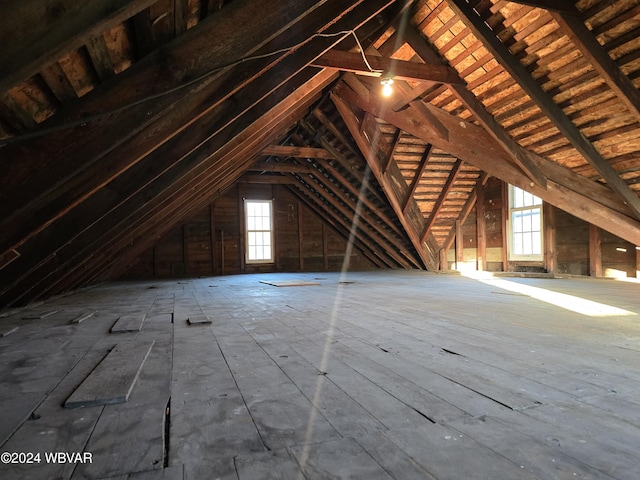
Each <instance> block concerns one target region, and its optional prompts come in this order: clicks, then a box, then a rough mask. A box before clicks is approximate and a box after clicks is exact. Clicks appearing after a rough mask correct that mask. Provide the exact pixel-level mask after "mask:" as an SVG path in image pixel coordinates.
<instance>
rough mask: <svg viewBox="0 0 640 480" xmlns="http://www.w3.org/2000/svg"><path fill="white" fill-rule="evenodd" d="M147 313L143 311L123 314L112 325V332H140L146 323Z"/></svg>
mask: <svg viewBox="0 0 640 480" xmlns="http://www.w3.org/2000/svg"><path fill="white" fill-rule="evenodd" d="M145 316H146V315H145V314H143V313H131V314H128V315H122V316H121V317H119V318H118V320H116V323H114V324H113V326H112V327H111V330H110V332H111V333H131V332H139V331H140V330H141V329H142V324H143V323H144V319H145Z"/></svg>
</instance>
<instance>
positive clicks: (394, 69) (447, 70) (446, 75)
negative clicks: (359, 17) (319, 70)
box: [312, 49, 464, 84]
mask: <svg viewBox="0 0 640 480" xmlns="http://www.w3.org/2000/svg"><path fill="white" fill-rule="evenodd" d="M366 58H367V61H368V62H369V65H370V66H371V68H372V69H373V70H374V71H371V70H369V68H368V67H367V65H366V64H365V63H364V59H363V57H362V55H361V54H360V53H352V52H345V51H343V50H335V49H334V50H330V51H328V52H326V53H324V54H323V55H321V56H320V57H318V58H316V59H315V60H314V61H313V62H312V64H313V65H314V66H316V67H323V68H336V69H338V70H341V71H345V72H352V73H357V74H358V75H367V76H372V77H380V76H381V75H382V73H383V72H385V73H390V74H392V75H393V78H394V79H398V80H410V81H416V80H419V81H421V80H424V81H431V82H438V83H447V84H451V83H457V84H464V81H463V80H462V79H461V78H460V77H459V76H458V74H457V72H456V71H455V70H454V69H453V68H451V67H448V66H445V65H430V64H425V63H418V62H408V61H404V60H396V59H393V58H384V57H378V56H373V55H368V56H366Z"/></svg>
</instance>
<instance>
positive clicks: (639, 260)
mask: <svg viewBox="0 0 640 480" xmlns="http://www.w3.org/2000/svg"><path fill="white" fill-rule="evenodd" d="M636 278H640V246H637V245H636Z"/></svg>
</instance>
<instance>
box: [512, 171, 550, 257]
mask: <svg viewBox="0 0 640 480" xmlns="http://www.w3.org/2000/svg"><path fill="white" fill-rule="evenodd" d="M516 188H517V189H519V190H522V191H524V192H526V190H524V189H522V188H520V187H518V186H516V185H511V184H509V185H508V193H509V195H508V197H507V198H508V202H509V204H508V205H507V252H508V255H507V258H508V259H509V261H511V262H542V261H544V215H543V203H544V202H543V201H542V199H541V198H540V197H537V196H535V195H534V197H536V198H537V199H538V200H540V203H539V204H535V205H527V206H524V207H517V208H516V207H514V206H513V204H514V200H513V197H514V189H516ZM527 193H530V192H527ZM532 195H533V194H532ZM523 210H538V211H539V213H540V253H535V254H516V253H514V248H513V233H514V232H513V224H512V221H513V213H514V212H518V211H523Z"/></svg>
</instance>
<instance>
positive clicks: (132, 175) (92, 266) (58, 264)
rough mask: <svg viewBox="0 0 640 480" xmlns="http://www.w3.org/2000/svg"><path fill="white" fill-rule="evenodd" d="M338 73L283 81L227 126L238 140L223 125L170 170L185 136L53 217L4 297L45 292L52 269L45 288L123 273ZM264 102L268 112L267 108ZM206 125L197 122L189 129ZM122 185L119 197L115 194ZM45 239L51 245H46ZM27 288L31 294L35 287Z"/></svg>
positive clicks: (5, 284)
mask: <svg viewBox="0 0 640 480" xmlns="http://www.w3.org/2000/svg"><path fill="white" fill-rule="evenodd" d="M305 75H308V74H305ZM333 78H334V75H333V74H329V72H321V73H319V74H318V75H316V76H314V77H312V78H311V79H308V82H307V83H306V84H304V85H303V86H301V87H299V88H298V90H296V91H294V93H291V86H292V85H293V84H294V83H295V82H296V81H297V80H294V81H292V83H291V84H290V85H289V87H287V85H286V84H285V85H283V87H282V88H281V92H280V94H279V95H272V96H270V97H269V98H268V99H265V100H264V103H262V104H258V106H257V107H256V108H255V109H253V110H251V111H249V112H247V113H245V115H241V116H240V117H238V118H237V119H236V121H235V122H234V123H233V124H232V125H230V126H229V127H228V128H227V130H231V131H234V132H235V133H236V136H235V138H233V140H232V141H228V140H227V139H228V138H229V136H228V132H227V133H225V131H223V132H221V134H220V135H219V136H217V137H214V138H212V139H210V140H209V141H207V142H204V143H202V144H201V148H200V149H197V150H195V151H193V152H191V153H189V155H188V156H186V157H184V158H182V159H181V161H180V162H178V163H176V164H175V165H174V166H173V167H172V168H169V169H167V168H166V165H163V162H162V161H160V160H158V159H159V158H161V157H163V156H165V155H168V156H173V154H172V153H171V152H172V151H173V152H176V150H175V148H177V147H179V146H180V145H182V144H185V143H186V144H188V143H189V140H188V138H189V137H184V138H180V136H178V137H176V139H175V140H174V141H175V145H174V146H173V148H171V149H166V150H162V149H161V150H160V151H158V152H156V153H155V154H154V155H149V156H148V157H147V158H145V159H144V161H141V162H139V163H138V164H136V165H135V166H134V167H132V168H131V169H129V170H128V171H127V173H126V175H121V176H120V177H118V178H117V179H115V180H113V181H112V182H110V184H109V185H108V188H107V189H104V190H102V191H101V194H99V195H94V196H93V197H92V198H91V200H90V201H88V202H83V203H82V204H80V205H79V206H78V207H76V208H74V209H72V210H71V211H70V212H69V213H68V214H67V215H66V216H65V217H64V221H62V222H55V223H53V224H52V225H50V226H49V227H47V228H46V229H45V230H44V231H43V232H42V234H40V235H37V236H35V237H34V238H33V239H31V240H29V241H28V242H27V243H26V244H25V251H26V252H29V255H26V256H24V257H22V260H23V261H22V262H20V265H16V266H15V267H16V268H13V267H12V266H11V265H9V267H8V269H7V270H5V271H3V275H2V277H1V278H2V281H0V303H2V300H6V299H7V298H8V299H10V300H11V301H17V300H19V296H18V295H17V294H16V293H15V292H22V291H23V290H24V289H25V288H27V287H33V291H34V292H36V291H38V286H39V284H40V283H41V282H43V281H45V278H46V277H47V276H48V278H46V282H47V285H46V290H43V291H42V292H40V293H42V294H43V293H45V292H50V293H57V292H58V291H61V290H64V289H65V288H73V287H75V286H77V285H78V284H82V283H83V282H87V281H92V280H96V279H97V280H100V279H101V278H104V277H101V275H103V274H104V272H106V271H107V269H109V270H108V271H109V272H111V273H115V274H117V273H118V269H119V268H120V266H121V265H122V264H125V263H126V261H128V259H127V258H124V257H130V256H135V255H138V254H140V253H141V252H142V251H144V250H145V249H146V248H148V247H149V246H150V244H152V242H154V241H155V239H157V238H158V237H159V236H161V235H163V234H164V233H166V232H168V231H169V230H170V229H171V228H172V227H173V226H174V225H175V224H176V223H178V222H179V221H180V219H181V218H185V217H188V216H189V215H190V214H192V213H195V212H197V211H198V209H200V208H204V206H206V204H207V203H208V202H209V201H210V200H211V199H212V198H215V197H216V196H217V195H219V194H220V192H224V191H225V189H226V188H228V187H229V186H230V185H231V184H232V183H233V182H234V181H235V180H236V179H237V178H238V177H239V176H240V175H241V174H242V172H243V169H242V162H245V163H246V162H248V163H251V161H252V158H254V157H255V156H256V155H259V153H260V151H261V150H262V148H264V147H265V146H267V145H269V144H270V143H272V142H273V139H274V137H276V136H278V135H279V134H280V132H281V130H282V129H287V128H289V126H290V125H291V122H292V121H294V120H295V119H296V118H299V115H302V114H303V112H304V111H306V109H308V108H309V106H310V105H311V103H312V102H313V101H315V100H317V99H318V98H319V93H320V92H321V90H322V88H324V87H325V86H326V85H327V84H328V83H329V82H331V80H332V79H333ZM278 102H280V103H278ZM261 109H264V111H266V112H267V113H266V114H263V113H259V112H260V110H261ZM202 130H206V129H202ZM202 130H201V129H199V128H196V129H192V130H190V131H185V132H183V133H182V135H192V134H193V132H197V131H202ZM190 132H191V133H190ZM270 135H272V136H273V137H272V136H270ZM156 155H157V156H156ZM183 155H184V154H183ZM178 157H180V155H179V154H178ZM246 166H248V164H247V165H246ZM154 169H156V171H155V172H154ZM114 191H117V192H118V193H119V196H114V195H112V194H110V193H109V192H114ZM71 226H72V227H73V228H70V227H71ZM44 239H49V240H44ZM43 242H46V247H47V248H42V245H43ZM121 260H122V263H121ZM44 272H46V274H45V273H44ZM5 273H6V275H4V274H5ZM12 292H13V293H12ZM25 294H26V295H31V293H30V292H26V293H25ZM25 298H28V297H25ZM31 299H33V298H31Z"/></svg>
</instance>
